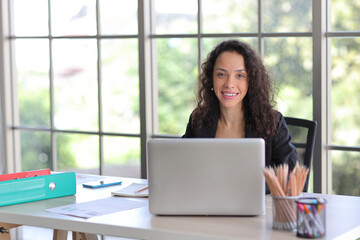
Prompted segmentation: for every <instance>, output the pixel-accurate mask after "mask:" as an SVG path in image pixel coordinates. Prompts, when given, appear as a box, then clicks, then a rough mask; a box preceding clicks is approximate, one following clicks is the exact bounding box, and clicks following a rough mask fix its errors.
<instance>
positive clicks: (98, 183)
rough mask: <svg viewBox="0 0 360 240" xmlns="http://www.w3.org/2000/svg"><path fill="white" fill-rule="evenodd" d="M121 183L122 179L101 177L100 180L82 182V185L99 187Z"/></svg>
mask: <svg viewBox="0 0 360 240" xmlns="http://www.w3.org/2000/svg"><path fill="white" fill-rule="evenodd" d="M121 183H122V181H119V180H113V179H102V180H97V181H92V182H87V183H83V186H84V187H87V188H100V187H107V186H113V185H119V184H121Z"/></svg>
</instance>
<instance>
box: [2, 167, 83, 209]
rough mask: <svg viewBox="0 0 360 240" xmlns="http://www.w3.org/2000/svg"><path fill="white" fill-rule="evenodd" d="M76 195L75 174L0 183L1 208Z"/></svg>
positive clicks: (68, 173) (59, 174)
mask: <svg viewBox="0 0 360 240" xmlns="http://www.w3.org/2000/svg"><path fill="white" fill-rule="evenodd" d="M73 194H76V176H75V173H74V172H67V173H54V174H50V175H44V176H36V177H30V178H22V179H14V180H9V181H2V182H0V206H6V205H11V204H18V203H24V202H32V201H38V200H44V199H49V198H56V197H63V196H67V195H73Z"/></svg>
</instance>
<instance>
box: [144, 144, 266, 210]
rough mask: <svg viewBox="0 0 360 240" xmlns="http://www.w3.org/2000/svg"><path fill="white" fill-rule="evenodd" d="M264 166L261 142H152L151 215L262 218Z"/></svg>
mask: <svg viewBox="0 0 360 240" xmlns="http://www.w3.org/2000/svg"><path fill="white" fill-rule="evenodd" d="M264 166H265V142H264V140H263V139H260V138H251V139H214V138H212V139H210V138H197V139H188V138H187V139H151V140H149V141H148V180H149V210H150V212H151V213H153V214H159V215H245V216H249V215H260V214H263V213H265V178H264V176H263V173H262V170H263V168H264Z"/></svg>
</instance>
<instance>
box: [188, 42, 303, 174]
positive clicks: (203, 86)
mask: <svg viewBox="0 0 360 240" xmlns="http://www.w3.org/2000/svg"><path fill="white" fill-rule="evenodd" d="M197 102H198V104H197V107H196V108H195V110H194V111H193V112H192V114H191V116H190V120H189V123H188V125H187V129H186V133H185V134H184V135H183V137H184V138H263V139H264V140H265V143H266V144H265V145H266V147H265V148H266V149H265V153H266V156H265V161H266V162H265V165H266V166H276V165H279V164H288V165H289V169H290V170H292V169H293V168H294V167H295V164H296V162H297V161H298V156H297V153H296V150H295V147H294V146H293V145H292V144H291V136H290V134H289V131H288V128H287V126H286V123H285V120H284V117H283V115H282V114H281V113H280V112H278V111H276V110H275V109H274V104H275V103H274V92H273V87H272V81H271V78H270V76H269V74H268V72H267V70H266V68H265V66H264V65H263V63H262V61H261V58H260V57H259V56H258V55H257V54H256V52H255V51H254V50H253V49H252V48H251V47H250V46H249V45H248V44H246V43H243V42H240V41H237V40H228V41H224V42H222V43H220V44H218V45H217V46H216V47H215V48H214V50H213V51H211V52H210V53H209V55H208V57H207V60H206V61H205V62H204V63H203V64H202V72H201V74H200V76H199V78H198V94H197Z"/></svg>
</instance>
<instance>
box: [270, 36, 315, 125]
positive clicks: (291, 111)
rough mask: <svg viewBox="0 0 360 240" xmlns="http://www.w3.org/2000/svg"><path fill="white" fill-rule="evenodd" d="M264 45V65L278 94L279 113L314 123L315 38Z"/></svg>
mask: <svg viewBox="0 0 360 240" xmlns="http://www.w3.org/2000/svg"><path fill="white" fill-rule="evenodd" d="M264 41H265V49H264V53H265V57H264V61H265V65H266V66H268V67H269V70H270V73H271V76H272V77H273V80H274V82H275V86H276V90H278V91H277V96H276V99H275V100H276V101H277V108H278V110H279V111H280V112H281V113H282V114H283V115H286V116H292V117H298V118H305V119H312V118H313V111H312V109H313V104H312V38H300V37H298V38H294V37H289V38H266V39H265V40H264Z"/></svg>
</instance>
